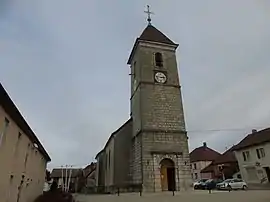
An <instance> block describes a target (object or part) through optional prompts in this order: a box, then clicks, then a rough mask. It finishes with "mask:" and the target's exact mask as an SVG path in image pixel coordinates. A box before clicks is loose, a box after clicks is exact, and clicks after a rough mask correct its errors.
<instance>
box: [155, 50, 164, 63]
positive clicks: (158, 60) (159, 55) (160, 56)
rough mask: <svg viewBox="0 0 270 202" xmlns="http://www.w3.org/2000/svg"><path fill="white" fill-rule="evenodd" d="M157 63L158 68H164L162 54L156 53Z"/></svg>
mask: <svg viewBox="0 0 270 202" xmlns="http://www.w3.org/2000/svg"><path fill="white" fill-rule="evenodd" d="M155 62H156V66H157V67H163V59H162V54H161V53H159V52H157V53H155Z"/></svg>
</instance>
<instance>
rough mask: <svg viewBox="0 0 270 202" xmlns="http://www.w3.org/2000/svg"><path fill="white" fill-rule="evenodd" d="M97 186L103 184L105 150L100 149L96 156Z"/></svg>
mask: <svg viewBox="0 0 270 202" xmlns="http://www.w3.org/2000/svg"><path fill="white" fill-rule="evenodd" d="M97 171H98V172H96V175H97V180H96V182H97V186H99V187H102V186H105V152H104V151H102V152H101V153H100V154H99V156H98V157H97Z"/></svg>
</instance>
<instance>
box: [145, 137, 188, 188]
mask: <svg viewBox="0 0 270 202" xmlns="http://www.w3.org/2000/svg"><path fill="white" fill-rule="evenodd" d="M163 158H170V159H172V160H173V161H174V163H175V166H176V179H175V180H176V189H177V190H186V189H188V188H189V187H190V186H191V184H192V180H191V173H190V161H189V152H188V146H187V138H186V134H184V133H182V134H181V133H165V132H152V133H151V132H148V133H143V184H144V190H145V191H150V192H153V191H161V184H160V183H161V180H160V170H159V168H160V167H159V166H160V165H159V164H160V161H161V160H162V159H163Z"/></svg>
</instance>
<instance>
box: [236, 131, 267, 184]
mask: <svg viewBox="0 0 270 202" xmlns="http://www.w3.org/2000/svg"><path fill="white" fill-rule="evenodd" d="M234 150H235V156H236V158H237V161H238V164H239V168H240V172H241V176H242V178H243V179H244V180H245V181H246V182H247V183H250V184H266V183H270V128H267V129H264V130H261V131H256V130H252V133H251V134H249V135H247V136H246V137H245V138H244V139H243V140H242V141H241V142H240V143H239V144H238V145H236V146H235V148H234Z"/></svg>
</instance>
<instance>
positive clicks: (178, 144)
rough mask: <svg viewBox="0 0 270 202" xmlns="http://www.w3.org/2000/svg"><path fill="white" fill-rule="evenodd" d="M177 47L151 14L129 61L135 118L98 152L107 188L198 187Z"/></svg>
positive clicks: (101, 182)
mask: <svg viewBox="0 0 270 202" xmlns="http://www.w3.org/2000/svg"><path fill="white" fill-rule="evenodd" d="M148 12H149V10H148ZM177 47H178V44H176V43H174V42H173V41H172V40H171V39H169V38H168V37H167V36H165V35H164V34H163V33H162V32H161V31H159V30H158V29H157V28H155V27H154V26H153V25H152V24H151V18H150V15H149V16H148V25H147V26H146V28H145V29H144V30H143V32H142V34H141V35H140V36H139V37H138V38H137V39H136V41H135V44H134V46H133V48H132V51H131V53H130V56H129V58H128V61H127V64H128V65H129V66H130V76H131V79H130V82H131V93H130V118H129V120H127V121H126V122H125V123H124V124H123V125H122V126H120V127H119V129H117V130H116V131H114V132H113V133H112V134H111V135H110V137H109V139H108V141H107V143H106V144H105V147H104V148H103V149H102V151H100V152H99V153H98V154H97V155H96V160H97V168H96V186H98V187H103V188H104V189H105V192H114V191H115V190H116V189H121V191H129V188H130V187H132V186H135V185H139V186H141V188H142V191H143V192H160V191H183V190H187V189H190V188H191V186H192V185H191V184H192V178H191V170H190V159H189V148H188V136H187V132H186V128H185V118H184V112H183V103H182V95H181V85H180V81H179V75H178V68H177V61H176V49H177Z"/></svg>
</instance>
